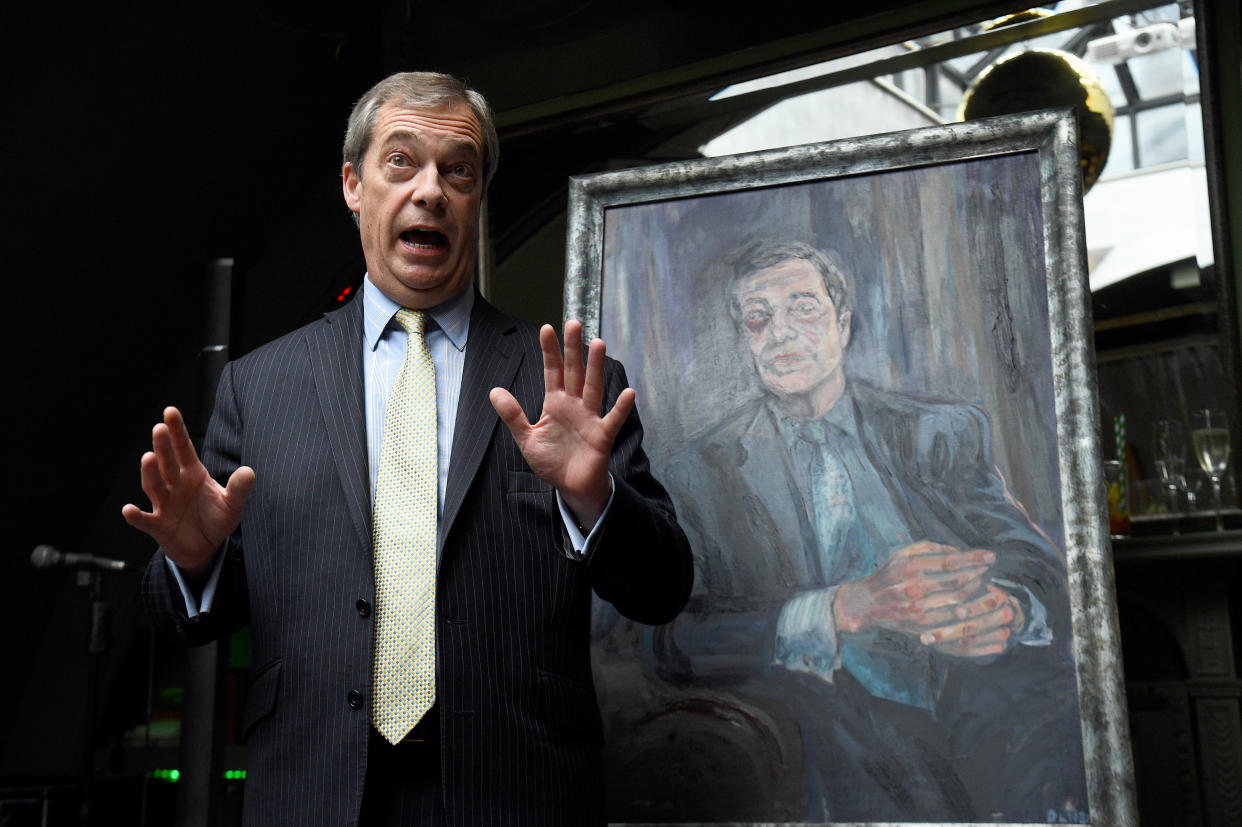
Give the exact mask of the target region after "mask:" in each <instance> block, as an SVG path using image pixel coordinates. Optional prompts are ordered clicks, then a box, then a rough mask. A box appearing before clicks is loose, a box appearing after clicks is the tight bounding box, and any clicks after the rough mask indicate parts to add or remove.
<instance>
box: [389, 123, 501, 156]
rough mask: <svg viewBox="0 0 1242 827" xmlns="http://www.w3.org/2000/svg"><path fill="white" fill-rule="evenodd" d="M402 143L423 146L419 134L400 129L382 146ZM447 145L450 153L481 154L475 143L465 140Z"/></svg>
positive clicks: (460, 139)
mask: <svg viewBox="0 0 1242 827" xmlns="http://www.w3.org/2000/svg"><path fill="white" fill-rule="evenodd" d="M401 143H412V144H421V143H422V138H421V137H420V136H419V134H418V133H417V132H410V131H409V130H407V129H399V130H397V131H396V132H391V133H389V134H388V137H387V138H385V139H384V143H382V144H381V146H384V147H389V146H392V145H393V144H401ZM447 144H448V147H449V149H450V151H453V152H473V153H474V154H476V155H478V154H480V151H479V148H478V147H477V146H475V144H474V142H473V141H467V140H466V139H465V138H457V139H454V140H450V141H448V142H447Z"/></svg>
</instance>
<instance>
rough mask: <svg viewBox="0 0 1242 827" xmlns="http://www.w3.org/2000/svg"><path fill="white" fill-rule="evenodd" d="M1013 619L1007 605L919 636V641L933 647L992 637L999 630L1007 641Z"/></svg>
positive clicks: (1010, 607) (1010, 608)
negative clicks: (938, 644) (940, 644)
mask: <svg viewBox="0 0 1242 827" xmlns="http://www.w3.org/2000/svg"><path fill="white" fill-rule="evenodd" d="M1013 618H1014V611H1013V607H1012V606H1010V605H1009V604H1008V603H1005V604H1004V605H1002V606H1001V607H1000V608H998V609H995V610H994V611H987V612H984V613H983V614H980V615H978V616H975V617H971V618H970V619H969V620H965V621H962V622H959V623H953V624H950V625H948V626H942V627H940V628H938V629H931V630H929V631H926V632H924V633H923V634H922V635H920V636H919V640H920V641H921V642H922V643H923V645H925V646H932V645H935V644H937V643H951V642H953V641H955V640H964V639H967V638H977V637H981V636H985V635H992V634H993V633H994V632H995V631H996V630H998V629H1000V630H1003V631H1004V638H1002V639H1006V638H1008V637H1009V633H1010V629H1009V624H1010V623H1012V622H1013Z"/></svg>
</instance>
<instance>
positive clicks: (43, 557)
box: [30, 543, 132, 571]
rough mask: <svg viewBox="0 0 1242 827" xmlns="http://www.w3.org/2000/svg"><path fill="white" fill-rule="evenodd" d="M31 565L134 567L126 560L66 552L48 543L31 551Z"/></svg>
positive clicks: (114, 569)
mask: <svg viewBox="0 0 1242 827" xmlns="http://www.w3.org/2000/svg"><path fill="white" fill-rule="evenodd" d="M30 565H32V566H34V567H35V568H36V569H50V568H52V566H97V567H98V568H101V569H108V570H109V571H123V570H124V569H128V568H132V566H131V565H130V564H129V563H126V562H125V561H124V560H110V559H108V558H107V557H95V556H93V555H90V554H66V553H65V552H63V551H61V550H60V549H57V548H53V547H52V546H49V545H47V544H46V543H41V544H39V545H37V546H35V548H34V551H32V552H30Z"/></svg>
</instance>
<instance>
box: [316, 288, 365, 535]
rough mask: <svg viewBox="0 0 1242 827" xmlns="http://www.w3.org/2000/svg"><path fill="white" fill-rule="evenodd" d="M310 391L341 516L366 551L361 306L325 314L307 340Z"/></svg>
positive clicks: (354, 304)
mask: <svg viewBox="0 0 1242 827" xmlns="http://www.w3.org/2000/svg"><path fill="white" fill-rule="evenodd" d="M306 345H307V348H308V349H309V351H310V364H311V371H312V375H313V376H314V377H315V391H316V393H317V394H318V396H319V409H320V412H321V413H322V414H323V421H324V426H325V427H326V428H327V432H328V434H327V436H328V442H329V444H330V445H331V447H332V456H333V459H334V460H335V462H336V470H337V473H338V474H339V475H340V478H341V487H342V488H343V489H344V491H345V504H346V511H348V512H349V518H350V520H352V521H353V524H354V529H355V530H356V531H357V533H358V539H359V541H360V542H361V543H362V546H363V547H364V548H366V549H367V550H368V551H370V549H371V485H370V473H371V472H370V469H369V468H368V463H367V426H366V417H365V410H366V409H365V407H364V406H365V389H364V388H363V381H362V301H361V299H354V300H353V301H351V302H350V303H349V304H347V305H345V307H343V308H341V309H340V310H337V311H334V312H332V313H329V314H327V315H326V316H325V317H324V320H323V323H322V324H318V325H314V326H312V327H311V328H309V329H308V331H307V334H306Z"/></svg>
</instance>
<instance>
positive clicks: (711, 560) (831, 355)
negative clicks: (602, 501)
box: [649, 242, 1085, 821]
mask: <svg viewBox="0 0 1242 827" xmlns="http://www.w3.org/2000/svg"><path fill="white" fill-rule="evenodd" d="M738 260H739V261H738V264H737V269H736V272H735V276H734V283H733V285H732V287H731V291H730V293H731V296H732V299H731V301H732V307H731V311H732V312H733V315H734V318H735V320H736V321H737V322H738V325H739V327H740V328H741V329H742V333H743V338H744V339H746V340H747V341H748V342H749V344H750V350H751V352H750V356H751V357H752V361H753V364H754V368H755V370H756V371H757V373H758V376H759V379H760V386H761V387H762V388H763V389H764V391H765V393H764V394H763V395H762V396H761V397H760V398H759V399H755V400H752V401H750V402H747V403H745V404H744V405H742V406H741V407H740V408H739V409H738V410H736V411H734V412H732V413H730V414H729V415H727V416H726V417H725V418H724V419H723V420H722V421H721V422H720V423H719V424H717V425H716V426H715V427H712V428H709V429H708V430H707V431H706V432H705V433H704V434H703V435H701V436H700V437H698V438H697V439H696V440H694V441H693V442H692V443H691V444H690V445H688V446H687V447H686V448H685V449H683V450H682V451H680V452H678V453H677V454H675V455H674V456H673V457H672V458H671V459H670V461H669V463H668V465H667V467H666V468H665V469H664V474H665V477H666V479H667V481H668V484H669V487H670V490H671V491H672V493H673V496H674V499H675V502H676V504H677V508H678V513H679V514H680V515H681V518H682V523H683V525H684V526H685V527H686V529H687V532H688V533H689V534H690V535H691V543H692V546H693V547H694V549H695V552H696V560H697V565H698V572H697V575H698V576H697V578H696V587H695V588H696V591H695V595H694V597H693V598H692V601H691V604H690V606H689V607H688V609H687V611H686V612H684V613H683V614H682V615H681V616H680V617H679V618H678V620H677V621H676V622H675V623H674V624H672V625H670V626H668V627H665V628H663V629H660V630H657V631H656V632H654V633H653V635H652V637H651V639H650V642H649V643H650V651H651V652H652V653H653V661H652V665H653V667H654V669H655V671H656V672H657V673H658V674H659V675H660V677H661V679H662V681H663V682H664V684H665V687H666V688H665V689H664V690H662V691H660V692H658V693H657V694H658V695H660V703H661V704H662V707H661V709H662V710H663V712H661V713H659V714H658V715H656V716H654V717H659V716H660V715H667V716H668V720H667V721H664V722H663V723H664V725H665V726H666V727H667V728H668V729H669V731H670V732H671V731H673V730H674V729H675V730H676V731H677V735H676V738H675V740H676V741H677V743H678V744H679V748H680V749H682V750H684V752H685V758H684V760H685V761H686V762H688V763H690V764H694V763H695V762H700V763H701V762H702V760H703V759H702V758H700V757H698V756H701V755H703V754H708V753H713V752H714V753H715V755H717V756H718V757H717V758H716V759H714V760H716V761H718V762H720V764H721V767H722V771H723V774H725V775H729V774H733V775H735V776H736V777H733V778H731V779H730V781H729V786H730V789H728V790H720V789H718V788H716V789H714V788H713V783H712V781H711V777H712V773H710V772H707V771H704V772H702V774H701V777H693V778H692V780H693V781H694V786H693V787H692V789H696V790H698V791H699V794H700V796H701V803H700V806H699V807H698V811H697V812H696V811H695V810H693V809H691V810H685V811H683V814H682V817H683V818H687V819H695V818H702V819H704V820H710V819H713V818H718V819H721V820H735V819H736V818H737V816H736V815H734V816H732V817H730V816H728V815H727V814H726V813H724V812H722V811H720V810H719V809H718V804H719V803H720V802H724V801H734V800H736V799H737V798H741V799H743V800H748V801H753V800H755V798H756V797H757V796H758V797H760V798H766V800H767V801H768V802H771V801H772V800H773V798H776V799H778V800H781V799H786V800H789V801H796V802H799V803H800V804H802V807H803V809H802V810H801V811H798V808H797V807H796V806H795V807H790V808H786V809H781V806H780V805H779V804H778V805H777V806H776V812H773V811H772V809H771V806H772V805H770V804H769V805H768V806H769V809H768V810H767V811H766V812H765V811H763V810H756V811H755V812H754V813H753V814H751V815H752V816H753V817H754V818H756V819H760V818H777V817H779V818H800V819H807V820H812V821H821V820H822V821H827V820H832V821H873V820H881V821H992V820H1000V821H1042V820H1044V819H1045V817H1046V816H1047V814H1048V811H1049V810H1055V811H1057V812H1063V811H1065V810H1066V809H1071V810H1078V809H1080V808H1081V809H1085V792H1084V788H1083V770H1082V757H1081V753H1080V752H1079V751H1077V750H1076V749H1071V750H1070V753H1072V754H1070V755H1066V754H1065V753H1066V751H1065V749H1064V746H1063V745H1064V744H1066V743H1069V744H1072V745H1076V744H1078V743H1079V740H1080V739H1079V737H1078V734H1077V733H1078V729H1077V728H1078V716H1077V707H1076V704H1075V703H1074V700H1075V698H1076V693H1075V687H1074V671H1073V666H1072V661H1071V659H1070V612H1069V603H1068V588H1067V583H1066V575H1065V566H1064V561H1063V558H1062V556H1061V553H1060V552H1059V550H1058V549H1057V548H1056V547H1055V545H1054V544H1053V543H1052V541H1051V540H1050V539H1049V538H1048V537H1047V536H1046V535H1045V534H1044V533H1043V532H1042V531H1040V530H1039V529H1038V528H1037V527H1036V526H1035V525H1033V523H1032V522H1031V521H1030V519H1029V518H1028V517H1027V514H1026V513H1025V511H1024V510H1023V508H1022V507H1021V505H1020V504H1018V503H1017V502H1016V501H1015V500H1014V499H1013V497H1012V496H1011V495H1010V494H1009V492H1008V490H1007V488H1006V485H1005V483H1004V480H1003V478H1002V477H1001V475H1000V473H999V471H998V470H997V469H996V467H995V465H994V464H993V460H992V456H991V450H990V444H989V443H990V429H989V424H988V420H987V417H986V416H985V414H984V413H983V412H982V411H981V410H979V409H978V408H975V407H973V406H969V405H962V404H956V403H952V402H946V401H939V400H934V399H929V398H924V397H919V396H914V395H910V394H905V393H896V392H892V391H886V390H882V389H879V388H877V387H874V386H872V385H869V384H866V383H863V382H860V381H855V380H853V379H851V378H849V377H848V376H847V375H846V373H845V371H844V366H843V359H842V356H843V353H844V349H845V348H846V347H847V346H848V343H849V339H850V311H849V304H848V298H847V291H846V288H845V282H844V275H843V273H842V272H841V268H840V266H839V265H838V264H836V263H835V261H833V260H832V259H831V257H830V256H826V255H824V254H823V253H822V252H821V251H817V250H814V249H813V248H809V247H807V246H806V245H802V244H798V243H784V244H781V243H771V242H765V243H760V244H756V245H752V248H751V249H749V250H748V251H746V252H744V253H743V254H742V255H740V256H739V257H738ZM649 717H652V716H649ZM674 720H676V721H677V722H678V723H677V725H676V726H674V725H673V723H672V722H673V721H674ZM730 720H731V721H732V723H733V724H735V726H733V731H735V732H740V731H749V732H751V733H752V735H753V737H751V736H750V735H748V736H743V737H739V738H736V739H734V740H733V741H732V742H731V743H724V744H722V743H720V742H719V738H720V732H721V731H722V730H723V729H727V728H728V727H727V726H726V727H722V726H721V722H722V721H725V722H729V721H730ZM699 731H701V732H702V737H699V736H698V735H696V732H699ZM750 742H753V743H750ZM1045 745H1047V746H1045ZM730 750H736V751H739V752H744V751H747V750H752V751H757V752H759V753H763V752H764V751H765V750H766V751H767V752H768V753H769V754H770V755H771V756H772V758H771V760H772V761H774V762H777V763H780V764H781V765H783V766H784V767H785V768H786V769H791V770H793V771H792V772H790V773H787V774H786V777H784V778H782V777H781V774H780V773H779V772H778V773H774V774H773V775H772V783H771V784H768V785H765V784H764V782H763V778H762V775H763V774H762V772H760V773H758V775H757V776H756V775H755V774H754V773H752V772H750V771H749V770H748V769H745V768H742V769H739V766H740V765H739V764H737V763H736V762H734V763H732V764H731V763H730V762H731V761H734V759H733V758H730V757H729V756H728V752H729V751H730ZM743 763H744V762H743ZM799 770H800V771H799ZM679 772H682V773H685V774H687V775H690V776H694V775H695V774H694V772H693V771H689V770H686V769H684V768H682V769H680V770H679ZM791 779H792V780H791ZM750 784H756V785H757V786H758V788H757V789H754V790H751V791H750V793H751V794H749V795H744V796H738V795H737V790H736V787H737V786H738V785H740V786H741V787H743V788H745V787H747V786H748V785H750ZM689 806H691V807H693V806H694V805H689Z"/></svg>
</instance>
